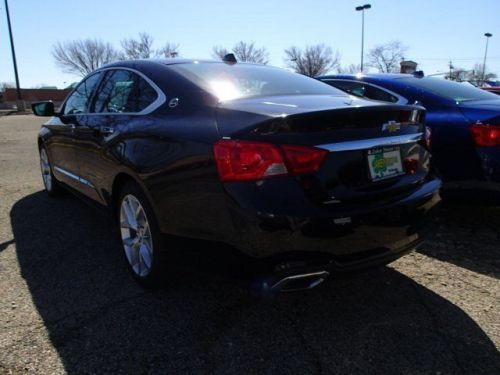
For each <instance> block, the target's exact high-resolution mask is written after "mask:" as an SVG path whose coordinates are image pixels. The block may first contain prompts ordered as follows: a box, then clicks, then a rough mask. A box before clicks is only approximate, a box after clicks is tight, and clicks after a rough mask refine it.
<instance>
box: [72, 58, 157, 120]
mask: <svg viewBox="0 0 500 375" xmlns="http://www.w3.org/2000/svg"><path fill="white" fill-rule="evenodd" d="M108 70H128V71H131V72H133V73H135V74H137V75H138V76H139V77H141V78H143V79H144V80H145V81H146V82H147V83H148V84H149V85H150V86H151V87H152V88H153V89H154V90H155V91H156V94H158V96H157V98H156V100H155V101H153V102H152V103H151V104H150V105H148V106H147V107H146V108H144V109H143V110H142V111H140V112H85V113H70V114H62V115H63V116H121V115H123V116H140V115H148V114H150V113H151V112H153V111H154V110H156V109H158V108H159V107H161V106H162V105H163V104H164V103H165V102H166V101H167V96H166V95H165V94H164V93H163V91H162V90H161V89H160V88H159V87H158V85H157V84H156V83H154V82H153V80H151V79H150V78H149V77H148V76H146V75H145V74H144V73H142V72H140V71H138V70H136V69H132V68H126V67H118V66H114V67H110V68H102V69H98V70H96V71H95V72H93V73H92V74H90V75H89V76H88V77H90V76H92V75H94V74H97V73H101V72H106V71H108ZM85 79H87V77H85ZM101 79H102V78H101ZM83 81H84V80H82V82H83ZM80 83H81V82H80ZM80 83H79V84H78V86H80ZM78 86H77V87H78ZM97 94H98V92H97V91H96V92H94V93H93V95H92V97H93V98H95V95H97ZM70 96H71V94H70V95H69V96H68V99H69V97H70ZM66 101H67V99H66ZM66 101H65V102H64V106H66Z"/></svg>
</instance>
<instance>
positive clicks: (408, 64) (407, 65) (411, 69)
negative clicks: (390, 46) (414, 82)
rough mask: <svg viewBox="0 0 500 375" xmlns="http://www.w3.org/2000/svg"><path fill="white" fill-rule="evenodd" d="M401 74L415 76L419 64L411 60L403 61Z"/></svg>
mask: <svg viewBox="0 0 500 375" xmlns="http://www.w3.org/2000/svg"><path fill="white" fill-rule="evenodd" d="M400 65H401V73H407V74H413V73H415V72H416V71H417V65H418V64H417V63H416V62H415V61H411V60H404V61H401V63H400Z"/></svg>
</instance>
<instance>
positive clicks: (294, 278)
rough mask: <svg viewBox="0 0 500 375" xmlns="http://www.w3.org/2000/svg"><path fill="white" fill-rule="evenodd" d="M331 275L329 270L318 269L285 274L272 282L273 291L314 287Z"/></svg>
mask: <svg viewBox="0 0 500 375" xmlns="http://www.w3.org/2000/svg"><path fill="white" fill-rule="evenodd" d="M329 276H330V273H329V272H327V271H317V272H310V273H301V274H295V275H290V276H285V277H283V278H280V279H278V280H277V281H276V282H274V283H273V284H272V286H271V287H270V290H271V291H272V292H295V291H299V290H307V289H312V288H314V287H316V286H318V285H319V284H321V283H322V282H323V281H325V280H326V279H327V278H328V277H329Z"/></svg>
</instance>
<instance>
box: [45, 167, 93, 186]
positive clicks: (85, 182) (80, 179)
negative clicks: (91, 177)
mask: <svg viewBox="0 0 500 375" xmlns="http://www.w3.org/2000/svg"><path fill="white" fill-rule="evenodd" d="M54 169H55V170H56V171H58V172H59V173H62V174H63V175H65V176H68V177H69V178H72V179H73V180H76V181H78V182H80V183H82V184H84V185H87V186H88V187H89V188H92V189H94V188H95V187H94V185H92V183H91V182H90V181H87V180H86V179H84V178H82V177H80V176H77V175H76V174H74V173H71V172H69V171H67V170H66V169H63V168H61V167H58V166H57V165H55V166H54Z"/></svg>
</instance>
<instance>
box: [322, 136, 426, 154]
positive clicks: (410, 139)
mask: <svg viewBox="0 0 500 375" xmlns="http://www.w3.org/2000/svg"><path fill="white" fill-rule="evenodd" d="M423 134H424V133H413V134H403V135H395V136H392V137H380V138H370V139H360V140H356V141H347V142H338V143H327V144H321V145H317V146H316V147H317V148H321V149H323V150H327V151H330V152H338V151H355V150H366V149H371V148H377V147H387V146H397V145H403V144H408V143H416V142H418V141H420V140H421V139H422V136H423Z"/></svg>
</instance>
